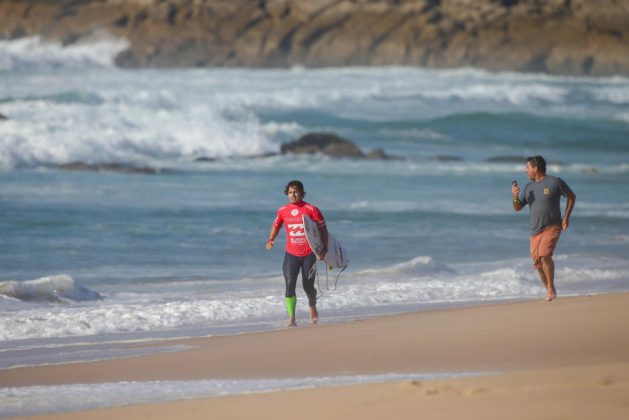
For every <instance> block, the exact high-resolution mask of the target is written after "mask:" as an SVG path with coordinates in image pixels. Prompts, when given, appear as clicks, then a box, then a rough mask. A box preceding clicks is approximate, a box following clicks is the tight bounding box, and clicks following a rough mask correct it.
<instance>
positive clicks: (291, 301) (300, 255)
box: [266, 180, 328, 327]
mask: <svg viewBox="0 0 629 420" xmlns="http://www.w3.org/2000/svg"><path fill="white" fill-rule="evenodd" d="M284 194H285V195H287V196H288V201H289V204H288V205H286V206H283V207H280V208H279V209H278V210H277V216H276V217H275V220H274V221H273V224H272V225H271V232H270V233H269V239H268V240H267V241H266V249H269V250H270V249H271V248H273V245H274V243H275V242H274V241H275V238H276V237H277V235H278V234H279V232H280V229H281V227H282V225H285V230H286V253H285V255H284V265H283V271H284V279H285V280H286V293H285V295H284V296H285V298H284V301H285V304H286V310H287V312H288V318H289V319H288V326H289V327H294V326H295V325H297V324H296V323H295V307H296V306H297V296H296V294H295V289H296V287H297V276H298V275H299V271H300V270H301V281H302V285H303V287H304V291H305V292H306V295H307V296H308V305H309V306H310V321H311V322H312V323H313V324H314V323H317V321H318V320H319V313H318V312H317V289H316V287H315V285H314V282H315V273H314V272H312V270H311V268H312V267H313V265H315V263H316V262H317V258H318V259H320V260H321V259H323V258H324V257H325V255H326V253H327V252H328V248H327V246H328V229H327V227H326V224H325V219H324V218H323V214H321V211H319V209H318V208H316V207H315V206H313V205H312V204H309V203H306V202H305V201H304V200H303V199H304V197H305V196H306V191H304V185H303V184H302V183H301V182H300V181H297V180H294V181H290V182H289V183H288V184H287V185H286V187H284ZM304 214H305V215H307V216H308V217H310V218H311V219H312V220H313V221H315V222H316V223H317V226H318V227H319V231H320V233H321V241H322V242H323V247H324V248H323V251H322V252H321V254H320V255H318V256H315V254H314V252H312V249H311V248H310V245H308V241H307V240H306V233H305V230H304V221H303V215H304Z"/></svg>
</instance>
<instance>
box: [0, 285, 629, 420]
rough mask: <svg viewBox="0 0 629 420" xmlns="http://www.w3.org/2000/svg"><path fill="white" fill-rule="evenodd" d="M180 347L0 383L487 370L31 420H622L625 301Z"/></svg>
mask: <svg viewBox="0 0 629 420" xmlns="http://www.w3.org/2000/svg"><path fill="white" fill-rule="evenodd" d="M322 315H325V314H322ZM182 342H183V343H185V344H188V345H192V346H194V347H195V348H193V349H191V350H186V351H181V352H177V353H162V354H155V355H151V356H142V357H137V358H129V359H117V360H109V361H101V362H89V363H76V364H66V365H56V366H41V367H31V368H17V369H9V370H3V371H0V386H3V387H6V386H24V385H35V384H62V383H100V382H117V381H129V380H134V381H145V380H174V379H178V380H191V379H216V378H271V377H273V378H278V377H303V376H329V375H356V374H378V373H428V372H470V371H490V372H496V373H497V374H496V375H491V376H483V377H472V378H459V379H448V380H438V381H425V382H421V383H417V382H403V383H387V384H366V385H355V386H343V387H329V388H319V389H309V390H293V391H280V392H272V393H263V394H250V395H236V396H228V397H215V398H208V399H204V400H196V401H180V402H172V403H163V404H144V405H137V406H131V407H119V408H110V409H104V410H94V411H85V412H80V413H65V414H59V415H50V416H45V417H46V418H49V419H56V418H59V419H61V418H63V419H75V418H76V419H78V418H81V419H97V418H108V419H109V418H112V416H113V417H114V418H119V419H121V418H122V419H125V418H126V419H135V418H153V419H164V420H165V419H171V418H178V419H179V420H182V419H196V418H199V419H200V418H221V419H222V418H256V419H271V418H273V419H280V418H292V417H299V418H306V419H310V418H313V419H314V418H326V419H333V418H361V419H371V418H419V417H423V418H439V419H450V418H452V419H487V418H496V419H498V418H501V419H505V418H506V419H520V418H521V419H536V418H540V419H555V418H556V419H559V418H565V419H626V418H629V293H624V294H614V295H600V296H588V297H576V298H560V299H559V300H557V301H553V302H543V301H541V300H540V301H534V302H519V303H506V304H497V305H488V306H480V307H471V308H456V309H445V310H435V311H427V312H417V313H412V314H406V315H399V316H390V317H382V318H377V319H371V320H366V321H356V322H348V323H342V324H330V325H325V324H322V325H318V326H313V327H300V328H294V329H286V330H282V331H274V332H269V333H256V334H244V335H238V336H226V337H212V338H207V339H195V340H185V341H182ZM171 344H172V343H171Z"/></svg>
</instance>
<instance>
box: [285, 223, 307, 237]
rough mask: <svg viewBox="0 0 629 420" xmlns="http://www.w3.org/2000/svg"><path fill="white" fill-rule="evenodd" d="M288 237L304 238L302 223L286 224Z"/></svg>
mask: <svg viewBox="0 0 629 420" xmlns="http://www.w3.org/2000/svg"><path fill="white" fill-rule="evenodd" d="M286 227H287V228H288V235H289V236H306V232H305V231H304V224H303V223H290V224H287V225H286Z"/></svg>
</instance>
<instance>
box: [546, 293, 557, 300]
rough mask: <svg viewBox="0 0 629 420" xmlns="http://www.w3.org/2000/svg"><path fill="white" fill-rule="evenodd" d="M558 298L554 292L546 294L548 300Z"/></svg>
mask: <svg viewBox="0 0 629 420" xmlns="http://www.w3.org/2000/svg"><path fill="white" fill-rule="evenodd" d="M555 299H557V295H556V294H554V293H552V294H548V295H546V299H544V300H545V301H546V302H550V301H551V300H555Z"/></svg>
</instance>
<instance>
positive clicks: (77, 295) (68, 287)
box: [0, 274, 101, 303]
mask: <svg viewBox="0 0 629 420" xmlns="http://www.w3.org/2000/svg"><path fill="white" fill-rule="evenodd" d="M0 295H2V296H4V297H7V298H11V299H17V300H21V301H25V302H57V303H60V302H68V301H75V302H77V301H85V300H97V299H101V296H100V295H99V294H98V293H97V292H95V291H93V290H90V289H88V288H87V287H85V286H83V285H82V284H80V283H78V282H76V281H74V279H73V278H72V277H70V276H68V275H67V274H59V275H55V276H47V277H42V278H39V279H36V280H26V281H21V282H18V281H13V280H10V281H3V282H0Z"/></svg>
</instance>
